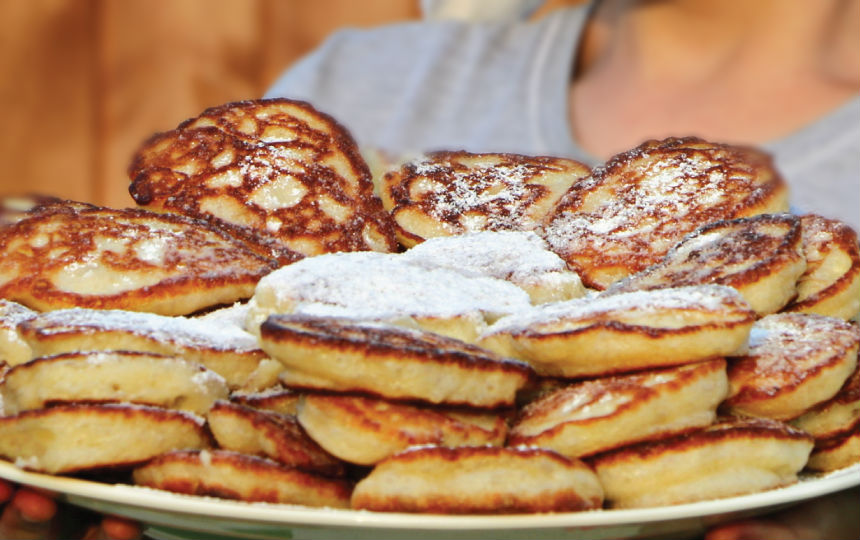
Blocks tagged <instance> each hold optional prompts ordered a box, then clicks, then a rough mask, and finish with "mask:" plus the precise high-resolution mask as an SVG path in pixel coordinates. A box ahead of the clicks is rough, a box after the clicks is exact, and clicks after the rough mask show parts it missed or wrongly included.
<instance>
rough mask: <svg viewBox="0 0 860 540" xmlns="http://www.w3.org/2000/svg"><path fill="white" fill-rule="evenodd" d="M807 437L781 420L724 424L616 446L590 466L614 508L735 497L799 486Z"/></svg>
mask: <svg viewBox="0 0 860 540" xmlns="http://www.w3.org/2000/svg"><path fill="white" fill-rule="evenodd" d="M812 446H813V443H812V437H811V436H810V435H808V434H806V433H804V432H802V431H799V430H797V429H794V428H790V427H788V426H787V425H785V424H782V423H780V422H775V421H772V420H765V419H746V420H741V419H733V420H732V419H727V420H725V421H722V422H719V423H716V424H713V425H711V426H709V427H706V428H703V429H701V430H699V431H694V432H691V433H685V434H682V435H676V436H673V437H667V438H665V439H662V440H659V441H652V442H645V443H639V444H634V445H631V446H627V447H623V448H619V449H617V450H613V451H611V452H607V453H604V454H600V455H597V456H595V457H593V458H590V459H589V460H588V463H589V464H591V465H592V466H593V467H594V469H595V471H597V475H598V477H599V478H600V482H601V484H602V485H603V488H604V490H605V493H606V502H607V503H608V505H609V506H610V507H612V508H643V507H654V506H664V505H673V504H685V503H691V502H696V501H704V500H711V499H719V498H722V497H732V496H736V495H743V494H746V493H755V492H758V491H764V490H766V489H771V488H776V487H781V486H786V485H789V484H793V483H795V482H796V481H797V473H798V472H799V471H800V470H801V469H803V467H804V465H805V464H806V461H807V459H808V457H809V453H810V451H811V450H812Z"/></svg>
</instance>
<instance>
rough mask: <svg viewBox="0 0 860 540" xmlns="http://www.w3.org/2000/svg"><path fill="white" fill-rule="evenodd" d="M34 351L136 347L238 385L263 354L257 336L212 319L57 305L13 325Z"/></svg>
mask: <svg viewBox="0 0 860 540" xmlns="http://www.w3.org/2000/svg"><path fill="white" fill-rule="evenodd" d="M18 332H19V333H20V335H21V337H22V339H24V340H25V341H26V342H27V344H28V345H29V346H30V348H31V349H32V350H33V354H34V356H51V355H54V354H62V353H70V352H78V351H115V350H123V351H138V352H148V353H156V354H166V355H171V356H179V357H181V358H184V359H186V360H192V361H195V362H198V363H200V364H202V365H204V366H206V367H207V368H209V369H211V370H212V371H214V372H215V373H217V374H219V375H221V376H222V377H224V379H225V380H226V381H227V384H228V385H229V386H230V388H231V389H232V388H239V387H241V386H242V385H243V384H244V383H245V382H246V381H247V380H248V378H249V377H251V376H252V374H253V373H254V372H255V371H256V370H257V369H258V367H259V366H260V363H261V362H262V360H264V359H265V358H266V354H265V353H264V352H263V351H262V350H261V349H260V347H259V344H258V343H257V339H256V338H255V337H254V336H252V335H251V334H249V333H247V332H245V331H243V330H241V329H239V328H238V327H236V326H234V325H231V324H228V323H224V324H218V323H217V321H212V320H209V321H202V320H199V319H192V318H187V317H165V316H163V315H155V314H153V313H138V312H134V311H123V310H99V309H83V308H73V309H61V310H56V311H48V312H45V313H41V314H39V315H38V316H36V317H33V318H31V319H28V320H26V321H24V322H22V323H20V324H19V325H18Z"/></svg>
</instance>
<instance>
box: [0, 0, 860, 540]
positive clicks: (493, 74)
mask: <svg viewBox="0 0 860 540" xmlns="http://www.w3.org/2000/svg"><path fill="white" fill-rule="evenodd" d="M541 3H542V2H541V0H505V1H500V0H423V1H422V6H423V7H424V10H425V14H426V17H425V20H423V21H420V22H413V23H403V24H397V25H391V26H385V27H379V28H375V29H370V30H363V31H359V30H343V31H340V32H337V33H336V34H334V35H333V36H332V37H331V38H330V39H328V40H327V41H326V42H325V43H324V44H323V45H322V46H321V47H320V48H318V49H317V50H316V51H314V52H312V53H311V54H310V55H308V56H307V57H306V58H304V59H303V60H301V61H300V62H298V63H297V64H296V65H294V66H292V67H291V68H290V69H288V70H287V71H286V72H285V73H284V74H283V76H282V77H281V78H280V79H279V80H278V81H276V82H275V84H274V85H273V86H272V87H271V89H270V90H269V92H268V93H267V97H288V98H293V99H302V100H306V101H308V102H310V103H311V104H313V105H314V106H315V107H317V108H318V109H319V110H321V111H323V112H326V113H328V114H330V115H332V116H333V117H334V118H336V119H337V120H338V121H339V122H341V123H342V124H343V125H344V126H345V127H346V128H347V129H349V130H350V131H351V132H352V134H353V135H354V136H355V138H356V139H357V141H358V143H359V144H360V145H361V146H362V147H365V148H372V149H377V150H381V151H383V152H385V153H388V154H391V155H403V154H410V153H414V152H420V151H429V150H441V149H447V150H451V149H462V150H467V151H473V152H480V151H486V152H514V153H522V154H531V155H552V156H558V157H568V158H573V159H577V160H580V161H583V162H585V163H587V164H590V165H598V164H600V163H602V162H603V161H604V160H606V159H607V158H609V157H610V156H612V155H613V154H615V153H618V152H620V151H624V150H627V149H629V148H633V147H634V146H636V145H638V144H639V143H641V142H643V141H644V140H646V139H649V138H663V137H667V136H685V135H696V136H700V137H702V138H704V139H707V140H711V141H714V142H725V143H733V144H747V145H755V146H758V147H760V148H763V149H764V150H766V151H768V152H770V153H771V154H772V155H773V157H774V160H775V164H776V166H777V168H778V169H779V170H780V172H781V173H782V174H783V176H784V177H785V178H786V180H787V182H788V184H789V186H790V188H791V192H792V204H793V207H794V208H795V209H796V211H801V212H815V213H819V214H822V215H824V216H827V217H831V218H837V219H840V220H842V221H845V222H846V223H848V224H849V225H851V226H852V227H854V228H855V230H860V168H858V165H860V161H858V160H860V92H858V90H860V45H858V44H860V0H756V1H754V2H752V1H749V0H719V1H712V0H602V1H595V2H592V3H587V4H582V5H577V6H574V7H571V8H565V9H558V10H555V11H553V12H551V13H549V14H547V15H546V16H544V17H541V18H540V19H538V20H534V21H531V20H527V16H528V15H529V14H531V13H532V12H533V11H534V10H536V9H538V8H539V7H540V5H541ZM464 19H465V20H464ZM7 501H10V502H8V504H6V505H5V509H4V511H3V515H2V519H0V538H3V537H4V532H6V533H8V534H7V536H5V537H6V538H18V537H20V536H15V534H16V532H18V531H21V530H27V529H28V527H29V528H36V529H38V530H43V531H48V530H49V524H50V523H52V521H54V520H53V518H54V516H56V513H57V506H56V503H55V502H54V501H53V500H52V498H51V497H50V495H47V494H43V493H40V492H37V491H33V490H30V489H22V490H19V491H17V492H15V490H14V486H12V485H10V484H8V483H5V482H2V481H0V504H3V503H4V502H7ZM858 503H860V492H858V490H856V489H855V490H848V491H844V492H840V493H837V494H834V495H831V496H829V497H826V498H821V499H817V500H814V501H812V502H810V503H806V504H804V505H802V506H795V507H792V508H789V509H787V510H784V511H782V512H780V513H777V514H772V515H770V516H767V517H765V518H758V519H750V520H743V521H738V522H733V523H729V524H725V525H721V526H717V527H715V528H713V529H711V530H709V531H708V532H707V533H706V539H707V540H742V539H748V538H756V539H768V538H773V539H779V540H791V539H820V538H828V539H839V538H847V539H856V538H860V514H858V513H857V508H858ZM22 524H23V526H22ZM9 531H11V533H9ZM140 532H141V531H140V527H139V526H138V525H137V524H135V523H132V522H129V521H127V520H122V519H118V518H112V517H106V518H104V520H103V521H102V526H101V527H99V528H98V529H92V530H90V532H89V533H88V534H89V535H90V537H97V536H96V535H102V536H105V537H110V538H117V539H132V538H136V537H138V536H139V535H140ZM9 534H11V536H10V535H9Z"/></svg>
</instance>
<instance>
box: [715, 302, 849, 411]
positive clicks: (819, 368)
mask: <svg viewBox="0 0 860 540" xmlns="http://www.w3.org/2000/svg"><path fill="white" fill-rule="evenodd" d="M858 347H860V327H858V326H857V325H855V324H851V323H848V322H845V321H843V320H842V319H837V318H835V317H825V316H823V315H807V314H803V313H777V314H773V315H768V316H767V317H764V318H762V319H760V320H758V321H756V323H755V324H754V325H753V328H752V331H751V332H750V339H749V352H748V353H747V354H745V355H744V356H739V357H736V358H732V359H731V361H730V362H729V369H728V373H729V386H730V391H729V396H728V398H727V399H726V401H725V404H724V406H725V407H726V410H727V411H729V412H730V413H732V414H736V415H746V416H757V417H764V418H773V419H776V420H790V419H792V418H796V417H798V416H800V415H801V414H803V413H804V412H806V411H807V410H809V409H810V408H812V407H814V406H815V405H818V404H819V403H822V402H825V401H827V400H829V399H830V398H832V397H833V396H835V395H836V393H837V392H839V389H840V388H842V385H843V384H845V381H846V380H847V379H848V377H850V376H851V373H853V372H854V370H855V369H856V367H857V351H858Z"/></svg>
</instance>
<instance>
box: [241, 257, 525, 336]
mask: <svg viewBox="0 0 860 540" xmlns="http://www.w3.org/2000/svg"><path fill="white" fill-rule="evenodd" d="M249 304H250V310H249V314H248V320H247V322H246V328H247V329H248V331H250V332H257V331H258V330H259V327H260V324H262V322H263V321H264V320H265V319H266V317H268V316H269V315H271V314H285V313H297V314H304V315H313V316H323V317H339V318H349V319H356V320H372V321H389V322H396V323H398V324H404V325H410V324H411V325H412V326H418V327H420V328H424V329H426V330H429V331H432V332H436V333H440V334H444V335H447V336H450V337H454V338H457V339H462V340H464V341H472V340H474V339H475V338H476V337H477V335H478V334H479V333H480V332H481V331H482V330H483V329H484V328H485V327H486V324H487V321H493V320H495V319H497V318H498V317H500V316H502V315H506V314H509V313H514V312H516V311H521V310H524V309H529V308H530V307H531V303H530V301H529V297H528V294H526V293H525V291H523V290H522V289H520V288H519V287H517V286H515V285H513V284H511V283H507V282H505V281H502V280H498V279H493V278H487V277H480V276H466V275H463V274H462V273H460V272H458V271H455V270H451V269H448V268H421V267H420V266H417V265H414V264H409V263H408V262H406V260H405V259H403V258H402V256H401V255H394V254H385V253H372V252H362V253H334V254H328V255H321V256H318V257H309V258H307V259H304V260H302V261H299V262H297V263H295V264H291V265H290V266H286V267H284V268H281V269H279V270H276V271H275V272H272V273H271V274H269V275H268V276H266V277H265V278H264V279H261V280H260V282H259V284H258V285H257V289H256V291H255V292H254V296H253V298H251V301H250V302H249Z"/></svg>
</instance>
